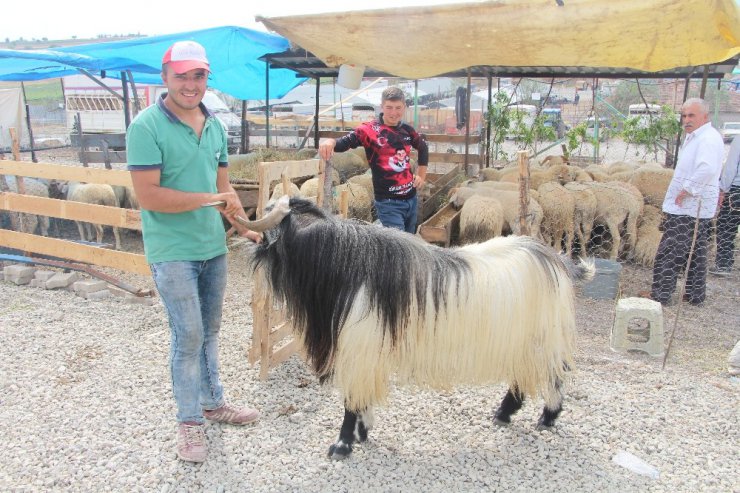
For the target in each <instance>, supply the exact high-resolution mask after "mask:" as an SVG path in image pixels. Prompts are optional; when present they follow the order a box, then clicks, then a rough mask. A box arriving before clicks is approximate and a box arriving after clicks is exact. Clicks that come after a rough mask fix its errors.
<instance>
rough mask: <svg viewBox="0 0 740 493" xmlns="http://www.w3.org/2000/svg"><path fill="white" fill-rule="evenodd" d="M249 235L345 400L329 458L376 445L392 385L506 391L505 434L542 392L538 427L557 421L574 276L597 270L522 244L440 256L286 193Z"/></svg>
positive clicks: (262, 269)
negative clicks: (260, 238)
mask: <svg viewBox="0 0 740 493" xmlns="http://www.w3.org/2000/svg"><path fill="white" fill-rule="evenodd" d="M250 227H251V228H252V229H254V230H256V231H264V233H265V240H266V241H264V242H263V243H261V244H260V245H256V246H255V247H254V248H255V251H254V255H253V257H252V264H253V265H252V266H253V268H254V269H255V272H256V273H257V274H261V275H264V276H265V278H266V280H267V284H268V286H269V289H271V291H272V294H273V295H274V296H275V297H276V299H279V300H283V301H284V302H285V306H286V309H287V314H288V316H290V317H292V320H293V326H294V330H295V333H296V335H297V337H299V338H300V339H301V341H302V343H303V346H304V348H305V350H306V354H307V355H308V357H309V359H310V361H311V364H312V366H313V369H314V370H315V371H316V373H317V374H318V375H319V377H320V378H321V380H322V381H325V380H330V381H332V382H333V383H334V384H335V385H336V386H337V387H338V388H339V389H340V391H341V393H342V397H343V399H344V407H345V414H344V422H343V424H342V427H341V430H340V433H339V440H338V441H337V442H336V443H335V444H333V445H332V446H331V447H330V449H329V455H330V456H331V457H332V458H344V457H347V456H348V455H349V454H350V453H351V452H352V445H353V443H354V442H355V441H356V440H359V441H364V440H366V439H367V431H368V429H370V428H371V425H372V415H373V407H374V406H376V405H378V404H383V403H384V402H385V401H386V399H387V396H388V391H389V379H390V377H391V375H394V376H395V377H396V380H397V381H398V382H400V383H415V384H419V385H424V386H428V387H432V388H449V387H450V386H452V385H455V384H485V383H495V382H506V383H507V384H508V385H509V390H508V392H507V393H506V396H505V397H504V399H503V401H502V402H501V405H500V406H499V408H498V410H497V411H496V413H495V421H496V422H497V423H498V424H508V423H509V422H510V418H511V415H512V414H513V413H515V412H516V411H517V410H519V408H520V407H521V406H522V402H523V400H524V396H531V397H534V396H537V395H541V396H542V397H543V398H544V401H545V408H544V410H543V412H542V415H541V417H540V419H539V426H540V427H550V426H552V425H553V424H554V422H555V419H556V418H557V417H558V415H559V414H560V411H561V409H562V394H561V390H560V386H561V383H562V381H563V379H564V377H565V374H566V373H567V371H568V369H569V368H571V367H572V366H573V361H572V355H573V346H574V339H575V337H574V336H575V319H574V306H573V304H574V293H573V287H572V282H571V278H573V279H587V278H588V277H590V275H591V274H592V273H593V267H592V266H591V265H587V264H580V265H574V264H573V263H571V262H570V261H569V260H567V259H564V258H561V257H560V256H558V255H557V254H556V253H555V252H554V251H553V250H552V249H551V248H549V247H546V246H544V245H542V244H541V243H538V242H537V241H536V240H533V239H531V238H529V237H524V236H509V237H505V238H495V239H492V240H489V241H486V242H484V243H477V244H471V245H466V246H464V247H462V248H458V249H443V248H440V247H436V246H433V245H430V244H427V243H425V242H424V241H423V240H421V239H420V238H418V237H415V236H413V235H409V234H408V233H403V232H400V231H396V230H394V229H389V228H382V227H379V226H375V225H370V224H365V223H360V222H356V221H348V220H342V219H338V218H335V217H333V216H329V215H327V214H326V213H325V212H324V211H323V210H321V209H319V208H317V207H316V206H315V205H314V204H313V203H311V202H308V201H305V200H301V199H295V198H294V199H290V200H289V201H288V199H287V197H284V198H282V199H281V200H279V201H278V202H277V204H276V205H275V207H274V208H273V210H272V211H271V212H270V213H269V214H267V215H266V216H265V218H263V219H261V220H259V221H256V222H254V223H251V224H250Z"/></svg>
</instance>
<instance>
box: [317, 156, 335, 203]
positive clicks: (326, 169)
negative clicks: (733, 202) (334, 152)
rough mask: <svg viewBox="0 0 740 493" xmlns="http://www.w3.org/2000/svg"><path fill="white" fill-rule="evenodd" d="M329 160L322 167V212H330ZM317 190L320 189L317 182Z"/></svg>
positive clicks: (320, 184) (320, 185)
mask: <svg viewBox="0 0 740 493" xmlns="http://www.w3.org/2000/svg"><path fill="white" fill-rule="evenodd" d="M331 168H332V166H331V159H329V160H328V161H326V163H325V165H324V182H323V188H324V203H323V204H322V205H323V207H324V210H326V211H329V212H331V209H332V205H333V204H332V193H331V186H332V182H331ZM319 188H322V183H321V182H319Z"/></svg>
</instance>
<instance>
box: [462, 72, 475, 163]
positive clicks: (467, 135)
mask: <svg viewBox="0 0 740 493" xmlns="http://www.w3.org/2000/svg"><path fill="white" fill-rule="evenodd" d="M466 103H467V105H466V108H465V174H466V175H467V174H468V148H469V147H470V142H469V141H470V69H468V88H467V101H466ZM476 174H477V173H476Z"/></svg>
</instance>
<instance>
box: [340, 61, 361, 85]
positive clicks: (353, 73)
mask: <svg viewBox="0 0 740 493" xmlns="http://www.w3.org/2000/svg"><path fill="white" fill-rule="evenodd" d="M364 73H365V66H364V65H353V64H350V63H345V64H342V65H340V66H339V77H337V84H339V85H340V86H342V87H346V88H347V89H359V88H360V83H361V82H362V74H364Z"/></svg>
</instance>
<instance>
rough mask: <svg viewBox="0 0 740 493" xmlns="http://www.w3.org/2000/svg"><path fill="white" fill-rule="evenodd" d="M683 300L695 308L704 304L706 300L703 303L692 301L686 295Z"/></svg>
mask: <svg viewBox="0 0 740 493" xmlns="http://www.w3.org/2000/svg"><path fill="white" fill-rule="evenodd" d="M682 299H683V302H684V303H689V304H690V305H694V306H700V305H701V304H702V303H704V300H701V301H696V300H692V299H691V298H690V297H689V295H688V294H684V295H683V298H682Z"/></svg>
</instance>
